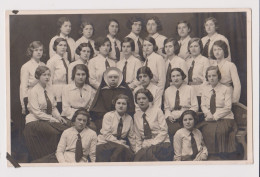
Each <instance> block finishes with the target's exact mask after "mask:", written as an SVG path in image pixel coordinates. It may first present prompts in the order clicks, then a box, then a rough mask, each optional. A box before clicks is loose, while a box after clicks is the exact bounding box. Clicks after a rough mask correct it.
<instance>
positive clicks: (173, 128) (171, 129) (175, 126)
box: [166, 119, 182, 145]
mask: <svg viewBox="0 0 260 177" xmlns="http://www.w3.org/2000/svg"><path fill="white" fill-rule="evenodd" d="M166 123H167V125H168V134H169V138H170V142H171V145H173V136H174V135H175V133H176V132H177V131H178V130H179V129H181V128H182V126H181V125H180V123H179V121H176V122H171V121H170V120H169V119H166Z"/></svg>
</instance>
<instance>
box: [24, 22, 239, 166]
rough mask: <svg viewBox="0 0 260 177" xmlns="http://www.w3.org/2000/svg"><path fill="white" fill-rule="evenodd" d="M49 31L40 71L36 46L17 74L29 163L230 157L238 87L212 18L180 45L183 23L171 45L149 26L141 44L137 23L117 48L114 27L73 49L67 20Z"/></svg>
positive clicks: (89, 31) (87, 35)
mask: <svg viewBox="0 0 260 177" xmlns="http://www.w3.org/2000/svg"><path fill="white" fill-rule="evenodd" d="M57 25H58V35H57V36H55V37H53V38H52V39H51V41H50V47H49V53H50V59H49V60H48V61H47V64H46V65H45V64H44V63H42V62H41V61H40V59H41V58H42V56H43V55H44V47H43V45H42V43H41V42H39V41H34V42H32V43H31V44H30V45H29V47H28V50H27V56H28V57H29V58H31V59H30V60H29V61H28V62H27V63H26V64H24V65H23V66H22V68H21V85H20V98H21V105H22V113H23V114H25V115H26V126H25V129H24V136H25V141H26V145H27V147H28V151H29V154H30V157H31V161H32V162H60V163H62V162H122V161H172V160H176V161H180V160H207V158H208V157H210V156H212V157H213V156H215V157H218V158H220V159H225V158H227V157H228V154H229V153H232V152H235V150H236V144H235V133H236V123H235V121H234V115H233V113H232V111H231V108H232V103H236V102H238V101H239V97H240V92H241V85H240V80H239V77H238V73H237V68H236V66H235V65H234V63H232V62H231V54H230V47H229V43H228V40H227V39H226V38H225V37H224V36H223V35H221V34H219V33H217V31H216V30H217V29H218V24H217V20H216V19H215V18H213V17H210V18H207V19H206V20H205V23H204V28H205V31H206V32H207V36H205V37H203V38H202V39H200V38H191V37H190V32H191V25H190V24H189V23H188V22H187V21H180V22H178V24H177V27H176V28H177V32H178V35H179V37H180V40H176V39H174V38H166V37H165V36H163V35H161V34H159V33H158V32H159V31H160V30H162V24H161V22H160V20H159V19H158V18H157V17H151V18H149V19H148V20H147V22H146V29H147V32H148V36H147V37H146V38H144V39H141V38H140V36H139V34H140V32H141V30H142V28H143V20H142V19H141V18H139V17H132V18H130V19H129V21H128V23H127V27H128V28H129V29H130V34H129V35H127V36H126V37H125V38H124V39H123V40H122V41H119V40H118V39H117V38H116V36H117V34H118V32H119V22H118V21H117V20H115V19H111V20H109V21H108V23H107V26H106V30H107V33H108V34H107V36H106V37H98V38H97V39H96V40H95V41H93V39H92V36H93V32H94V26H93V24H91V23H89V22H83V23H82V24H81V26H80V27H81V31H80V33H81V34H82V37H81V38H80V39H79V40H77V41H76V42H75V41H74V40H73V39H72V38H71V37H69V34H70V32H71V22H70V20H69V19H68V18H66V17H61V18H59V20H58V23H57ZM197 112H203V115H204V116H203V120H201V119H199V118H198V115H197ZM199 120H200V121H199Z"/></svg>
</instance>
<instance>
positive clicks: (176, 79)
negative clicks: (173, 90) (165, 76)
mask: <svg viewBox="0 0 260 177" xmlns="http://www.w3.org/2000/svg"><path fill="white" fill-rule="evenodd" d="M171 79H172V83H173V85H174V86H175V87H177V88H179V87H180V86H181V84H182V83H183V80H182V75H181V73H180V72H179V71H173V72H172V73H171Z"/></svg>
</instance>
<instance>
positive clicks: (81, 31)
mask: <svg viewBox="0 0 260 177" xmlns="http://www.w3.org/2000/svg"><path fill="white" fill-rule="evenodd" d="M87 25H90V26H92V28H93V34H92V36H94V33H95V28H94V25H93V23H91V22H88V21H83V22H82V23H81V24H80V29H79V34H83V29H84V28H85V27H86V26H87Z"/></svg>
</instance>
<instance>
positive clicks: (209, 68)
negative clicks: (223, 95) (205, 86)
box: [205, 66, 221, 81]
mask: <svg viewBox="0 0 260 177" xmlns="http://www.w3.org/2000/svg"><path fill="white" fill-rule="evenodd" d="M212 70H215V71H216V72H217V75H218V81H220V80H221V73H220V71H219V68H218V66H209V67H208V68H207V70H206V75H205V78H206V81H209V80H208V72H209V71H212Z"/></svg>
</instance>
